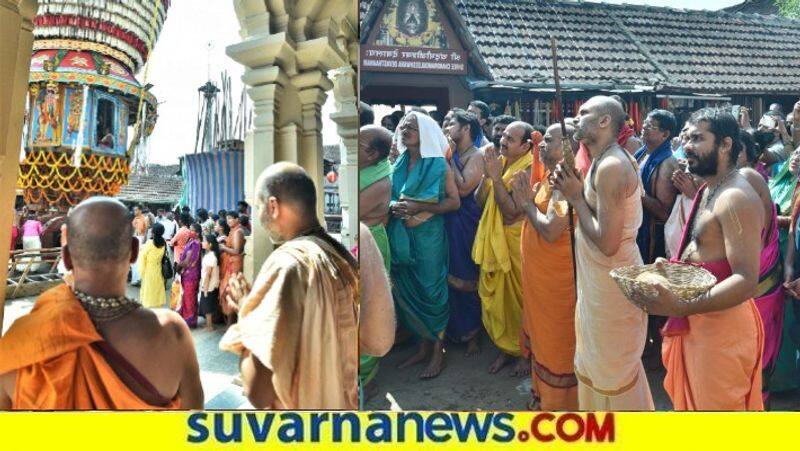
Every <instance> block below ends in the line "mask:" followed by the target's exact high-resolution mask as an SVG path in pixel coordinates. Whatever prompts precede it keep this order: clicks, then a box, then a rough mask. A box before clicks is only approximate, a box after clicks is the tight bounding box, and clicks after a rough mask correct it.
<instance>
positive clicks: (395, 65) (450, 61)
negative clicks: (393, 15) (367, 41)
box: [361, 45, 467, 75]
mask: <svg viewBox="0 0 800 451" xmlns="http://www.w3.org/2000/svg"><path fill="white" fill-rule="evenodd" d="M361 70H363V71H366V72H407V73H423V74H450V75H466V73H467V54H466V53H465V52H462V51H459V50H452V49H432V48H420V47H385V46H371V45H362V46H361Z"/></svg>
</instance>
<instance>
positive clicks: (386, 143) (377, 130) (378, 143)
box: [358, 125, 392, 163]
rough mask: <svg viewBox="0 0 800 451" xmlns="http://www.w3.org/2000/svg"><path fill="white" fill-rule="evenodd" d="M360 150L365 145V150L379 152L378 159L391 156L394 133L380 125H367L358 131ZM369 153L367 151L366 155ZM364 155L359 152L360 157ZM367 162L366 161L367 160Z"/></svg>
mask: <svg viewBox="0 0 800 451" xmlns="http://www.w3.org/2000/svg"><path fill="white" fill-rule="evenodd" d="M358 142H359V150H360V149H361V148H362V147H363V149H364V151H365V152H377V154H376V156H377V158H376V161H378V160H382V159H384V158H386V157H388V156H389V152H391V150H392V134H391V133H390V132H389V130H387V129H385V128H384V127H381V126H379V125H365V126H364V127H361V129H360V130H359V132H358ZM366 155H367V154H366V153H365V154H364V156H366ZM361 156H362V155H361V154H359V157H361ZM365 163H366V162H365Z"/></svg>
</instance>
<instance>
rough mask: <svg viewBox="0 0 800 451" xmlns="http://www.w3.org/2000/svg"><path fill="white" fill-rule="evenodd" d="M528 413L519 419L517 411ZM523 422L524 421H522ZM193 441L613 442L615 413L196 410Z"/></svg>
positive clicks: (190, 439) (189, 438)
mask: <svg viewBox="0 0 800 451" xmlns="http://www.w3.org/2000/svg"><path fill="white" fill-rule="evenodd" d="M517 416H521V417H530V418H531V419H530V422H528V421H525V422H524V423H521V422H520V421H519V419H517V420H516V421H515V417H517ZM523 424H524V426H523ZM187 427H188V433H187V436H186V440H187V441H188V442H189V443H205V442H217V443H239V442H256V443H262V442H267V441H271V442H276V441H277V442H280V443H316V442H333V443H359V442H363V443H404V442H411V443H447V442H462V443H463V442H478V443H485V442H493V443H508V442H513V441H517V442H527V441H534V442H543V443H546V442H554V441H561V442H595V443H597V442H601V443H602V442H606V443H609V442H614V440H615V423H614V414H613V413H582V414H579V413H556V414H553V413H527V414H515V413H509V412H496V413H493V412H486V413H475V412H471V413H464V412H460V413H459V412H397V413H383V412H371V413H366V412H364V413H354V412H313V413H294V412H284V413H262V412H246V413H245V412H236V413H230V412H217V413H194V414H191V415H190V416H189V417H188V420H187Z"/></svg>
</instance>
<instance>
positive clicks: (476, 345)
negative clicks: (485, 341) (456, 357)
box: [464, 334, 481, 357]
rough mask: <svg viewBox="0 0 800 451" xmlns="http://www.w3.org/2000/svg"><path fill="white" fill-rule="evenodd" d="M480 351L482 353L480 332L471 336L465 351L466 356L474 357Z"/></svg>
mask: <svg viewBox="0 0 800 451" xmlns="http://www.w3.org/2000/svg"><path fill="white" fill-rule="evenodd" d="M480 353H481V345H480V339H479V338H478V334H475V336H474V337H472V338H470V339H469V341H468V342H467V351H466V352H465V353H464V357H472V356H474V355H478V354H480Z"/></svg>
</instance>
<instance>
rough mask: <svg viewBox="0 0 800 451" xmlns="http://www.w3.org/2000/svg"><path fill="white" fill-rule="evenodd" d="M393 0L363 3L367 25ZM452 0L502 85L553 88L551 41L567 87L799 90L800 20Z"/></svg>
mask: <svg viewBox="0 0 800 451" xmlns="http://www.w3.org/2000/svg"><path fill="white" fill-rule="evenodd" d="M385 1H389V0H360V2H359V8H360V11H361V17H362V21H365V22H367V21H373V22H374V21H375V20H376V18H377V12H378V11H379V10H380V8H382V6H383V4H384V3H385ZM452 1H454V3H455V9H456V10H457V11H458V13H459V14H460V16H461V17H460V21H461V22H462V23H463V24H464V25H465V27H466V30H467V32H468V33H469V34H470V35H471V37H472V39H474V42H475V43H476V45H477V50H478V52H479V53H480V55H481V56H482V58H483V60H484V61H485V62H486V64H487V66H488V68H489V72H490V73H491V76H492V80H491V81H494V82H499V83H503V82H505V83H527V84H542V85H551V84H552V83H553V80H552V62H551V60H550V36H551V35H552V36H554V37H555V38H556V40H557V41H558V54H559V70H560V76H561V79H562V83H563V84H564V85H565V87H567V88H569V87H570V85H572V86H573V87H576V88H580V87H581V86H608V87H616V88H620V89H624V88H625V87H627V88H633V87H634V86H646V87H655V89H663V88H671V89H673V90H679V91H687V92H699V91H702V92H709V93H710V92H719V93H767V92H770V93H793V94H796V93H798V92H800V83H798V82H797V80H800V47H797V45H796V43H797V42H798V39H800V21H795V20H790V19H786V18H781V17H777V16H761V15H754V14H742V13H730V12H725V11H695V10H683V9H674V8H663V7H652V6H641V5H611V4H602V3H591V2H583V1H580V2H576V1H544V0H514V1H511V0H452ZM457 21H459V20H456V21H454V22H457ZM364 25H366V27H365V26H364ZM370 26H371V23H362V30H365V29H366V30H369V28H370Z"/></svg>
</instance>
